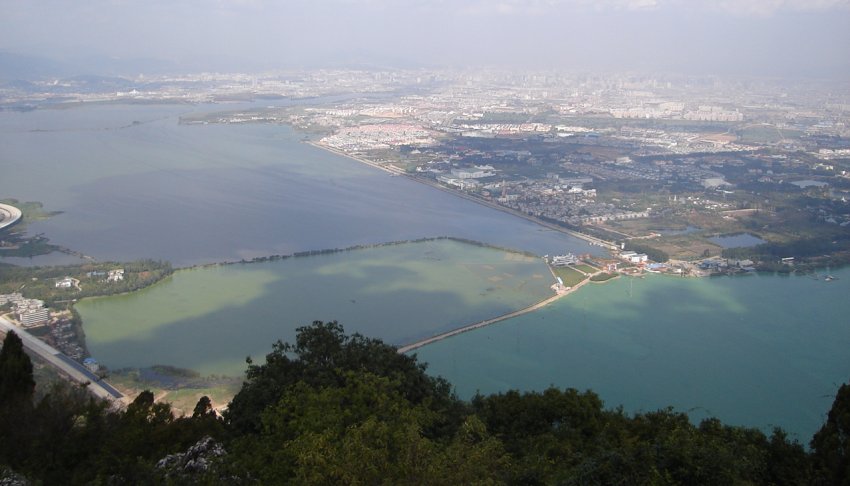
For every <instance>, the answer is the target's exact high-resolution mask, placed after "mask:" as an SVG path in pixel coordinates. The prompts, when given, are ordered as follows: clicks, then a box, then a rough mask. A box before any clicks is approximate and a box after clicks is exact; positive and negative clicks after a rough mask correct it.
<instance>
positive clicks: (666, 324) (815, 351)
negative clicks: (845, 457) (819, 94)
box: [417, 268, 850, 443]
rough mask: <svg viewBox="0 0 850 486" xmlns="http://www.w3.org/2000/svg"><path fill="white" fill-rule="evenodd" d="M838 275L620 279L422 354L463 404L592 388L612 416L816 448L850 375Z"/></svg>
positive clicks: (842, 278) (845, 302) (845, 283)
mask: <svg viewBox="0 0 850 486" xmlns="http://www.w3.org/2000/svg"><path fill="white" fill-rule="evenodd" d="M832 275H834V276H836V277H839V279H838V280H833V281H831V282H827V281H824V279H823V277H824V275H821V276H820V278H818V279H815V278H814V277H812V276H790V277H789V276H778V275H750V276H744V277H734V278H730V277H723V278H705V279H682V278H673V277H663V276H649V277H647V278H644V279H639V278H638V279H634V280H631V281H630V280H629V279H628V278H620V279H618V280H616V281H611V282H609V283H606V284H602V285H588V286H585V287H584V288H582V289H580V290H579V291H577V292H576V293H574V294H572V295H570V296H569V297H567V298H565V299H562V300H560V301H558V302H556V303H555V304H553V305H551V306H548V307H546V308H544V309H542V310H540V311H537V312H534V313H531V314H526V315H524V316H521V317H517V318H515V319H511V320H507V321H504V322H502V323H499V324H496V325H493V326H489V327H487V328H484V329H481V330H477V331H475V332H471V333H466V334H462V335H459V336H456V337H454V338H452V339H448V340H445V341H441V342H438V343H435V344H431V345H429V346H426V347H424V348H420V349H419V350H417V353H418V355H419V358H420V359H421V360H423V361H426V362H428V363H429V364H430V366H429V370H430V371H431V372H432V373H434V374H439V375H442V376H444V377H445V378H447V379H448V380H449V381H450V382H451V383H452V384H454V385H455V386H456V388H457V392H458V394H459V396H461V397H462V398H469V397H471V396H472V395H473V394H474V393H475V392H476V391H480V392H481V393H485V394H487V393H494V392H500V391H504V390H508V389H512V388H516V389H521V390H543V389H545V388H547V387H549V386H552V385H554V386H557V387H573V388H577V389H579V390H584V389H592V390H593V391H595V392H596V393H598V394H599V395H600V396H601V398H602V399H603V400H604V401H605V403H606V405H607V406H609V407H616V406H618V405H623V406H624V407H625V409H626V410H627V411H631V412H634V411H640V410H643V411H650V410H656V409H658V408H661V407H666V406H673V407H675V409H676V410H678V411H684V412H688V413H689V414H690V415H691V417H693V418H696V419H699V418H702V417H707V416H716V417H718V418H720V419H721V420H723V421H724V422H726V423H730V424H736V425H747V426H754V427H760V428H762V429H764V430H767V431H770V429H771V428H772V427H773V426H780V427H782V428H784V429H785V430H786V431H790V432H792V433H794V434H796V436H797V437H798V438H799V439H800V441H801V442H803V443H808V441H809V440H810V439H811V436H812V434H813V433H814V432H815V431H816V430H817V429H818V428H819V427H820V425H821V424H822V423H823V420H824V419H825V416H826V412H827V411H828V410H829V408H830V406H831V404H832V400H833V398H834V396H835V392H836V391H837V389H838V386H839V385H840V384H841V383H845V382H847V381H848V379H850V351H848V350H850V299H848V296H850V268H844V269H842V270H838V271H836V270H833V271H832Z"/></svg>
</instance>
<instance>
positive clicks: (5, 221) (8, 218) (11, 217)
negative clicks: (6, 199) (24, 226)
mask: <svg viewBox="0 0 850 486" xmlns="http://www.w3.org/2000/svg"><path fill="white" fill-rule="evenodd" d="M19 219H21V210H20V209H18V208H16V207H15V206H9V205H8V204H0V229H3V228H5V227H7V226H12V225H13V224H15V223H17V222H18V220H19Z"/></svg>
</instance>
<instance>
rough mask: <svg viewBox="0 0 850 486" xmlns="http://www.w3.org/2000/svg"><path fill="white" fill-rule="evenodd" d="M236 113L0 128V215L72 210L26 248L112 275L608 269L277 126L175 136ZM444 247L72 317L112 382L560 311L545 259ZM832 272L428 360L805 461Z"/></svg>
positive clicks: (36, 228) (821, 380)
mask: <svg viewBox="0 0 850 486" xmlns="http://www.w3.org/2000/svg"><path fill="white" fill-rule="evenodd" d="M225 108H228V107H227V106H224V107H222V106H206V107H195V106H120V105H108V106H92V107H83V108H77V109H64V110H62V109H60V110H36V111H34V112H29V113H12V112H0V167H2V171H3V172H2V177H0V198H10V197H11V198H17V199H19V200H31V201H42V202H44V204H45V209H46V210H48V211H63V213H62V214H61V215H58V216H55V217H53V218H51V219H49V220H47V221H40V222H34V223H31V224H30V226H29V227H28V231H29V232H30V233H31V234H36V233H42V232H43V233H45V234H46V235H47V236H48V237H49V238H50V239H51V241H52V242H54V243H56V244H60V245H63V246H66V247H69V248H71V249H74V250H78V251H81V252H83V253H86V254H89V255H93V256H95V257H97V258H98V259H100V260H118V261H126V260H130V259H136V258H160V259H166V260H169V261H171V262H173V263H174V264H175V265H177V266H190V265H194V264H200V263H209V262H218V261H225V260H229V261H234V260H240V259H243V258H245V259H250V258H253V257H256V256H265V255H271V254H288V253H292V252H296V251H304V250H316V249H326V248H345V247H349V246H353V245H360V244H373V243H383V242H390V241H399V240H409V239H416V238H422V237H434V236H456V237H462V238H468V239H471V240H478V241H483V242H487V243H490V244H494V245H498V246H503V247H510V248H517V249H521V250H526V251H530V252H533V253H536V254H540V255H542V254H546V253H548V254H563V253H565V252H572V253H576V254H580V253H585V252H589V251H596V252H598V251H599V248H598V247H591V246H589V245H587V244H586V243H584V242H582V241H580V240H577V239H575V238H571V237H569V236H566V235H563V234H561V233H558V232H554V231H551V230H547V229H544V228H541V227H540V226H538V225H535V224H533V223H531V222H528V221H525V220H522V219H519V218H516V217H514V216H511V215H508V214H506V213H503V212H500V211H497V210H493V209H490V208H486V207H483V206H481V205H478V204H475V203H472V202H470V201H466V200H464V199H461V198H458V197H456V196H454V195H451V194H448V193H445V192H442V191H437V190H434V189H432V188H430V187H426V186H423V185H421V184H418V183H415V182H413V181H410V180H407V179H405V178H402V177H390V176H388V175H387V174H386V173H384V172H381V171H378V170H375V169H372V168H370V167H367V166H365V165H362V164H358V163H356V162H353V161H352V160H350V159H347V158H344V157H339V156H336V155H333V154H330V153H328V152H325V151H322V150H320V149H316V148H314V147H311V146H309V145H307V144H304V143H302V142H301V135H300V134H298V133H297V132H295V131H293V130H291V129H290V128H288V127H285V126H275V125H191V126H183V125H179V124H178V123H177V119H178V117H179V115H180V114H181V113H187V112H194V111H198V110H214V109H225ZM134 121H138V122H140V123H138V124H133V122H134ZM445 244H446V245H449V246H445V247H444V246H441V245H443V243H440V244H435V245H433V246H435V249H433V250H423V249H422V248H424V247H421V246H404V245H401V246H388V247H381V248H373V249H369V250H363V251H352V252H345V253H336V254H333V255H324V256H321V257H315V258H300V259H289V260H285V261H279V262H268V263H261V264H251V265H230V266H216V267H209V268H203V269H195V270H187V271H181V272H178V273H176V274H175V275H174V276H173V277H172V278H171V279H169V280H168V281H165V282H163V283H162V284H160V285H157V286H154V287H151V288H149V289H146V290H144V291H142V292H139V293H135V294H131V295H124V296H118V297H112V298H108V299H96V300H91V301H85V302H82V303H80V304H79V305H78V309H79V310H80V312H81V313H82V315H83V318H84V320H85V325H84V328H85V330H86V333H87V334H88V344H89V347H90V349H91V350H92V353H93V354H94V356H95V357H96V358H98V359H100V360H101V361H102V362H104V363H105V364H107V365H109V366H112V367H121V366H140V365H146V364H153V363H151V362H152V361H157V362H160V363H162V364H170V365H176V366H182V367H187V368H195V369H199V370H202V371H204V372H207V373H232V372H234V371H235V370H239V371H241V369H242V368H243V367H244V364H243V360H244V357H245V356H246V355H249V354H250V355H252V356H254V357H255V358H258V357H262V356H264V355H265V354H266V353H267V352H268V351H270V349H271V343H272V342H273V341H274V340H275V339H278V338H282V339H291V338H292V337H293V332H294V328H295V327H296V326H300V325H303V324H307V323H309V322H310V321H312V320H314V319H323V320H331V319H338V320H340V322H342V323H343V324H344V325H345V326H346V328H347V329H348V330H350V331H353V330H359V331H361V332H364V333H366V334H368V335H372V336H377V337H382V338H384V339H386V340H388V341H389V342H392V343H402V342H406V341H408V340H412V339H414V338H416V337H422V336H426V335H430V334H434V333H437V332H439V331H441V330H445V329H448V328H451V327H457V326H459V325H463V324H468V323H471V322H474V321H477V320H480V319H483V318H486V317H490V316H494V315H497V314H500V313H502V311H503V310H506V309H514V308H519V307H522V306H523V305H526V304H527V303H528V302H529V301H533V300H534V299H537V298H538V297H539V295H540V294H545V293H546V292H548V289H547V287H548V284H549V279H548V276H547V277H546V278H543V279H538V278H534V275H539V274H542V273H543V271H541V270H540V265H541V263H540V262H539V260H535V261H529V262H527V266H526V263H522V264H520V263H514V262H502V261H501V260H500V258H501V257H500V256H499V255H503V254H505V253H503V252H499V251H498V250H492V249H487V251H484V249H482V248H480V247H471V248H467V247H465V246H463V245H461V246H460V247H457V248H453V249H452V250H451V251H449V250H446V248H449V247H451V245H452V244H457V243H445ZM734 246H741V245H740V244H737V245H734ZM428 251H433V252H435V253H431V255H432V256H433V255H443V256H442V257H438V258H440V259H438V260H435V259H433V258H430V257H428V256H427V255H428V253H427V252H428ZM508 254H510V253H508ZM481 255H487V256H486V258H484V257H483V256H481ZM51 258H53V257H51ZM62 258H64V257H61V258H60V259H59V260H61V259H62ZM0 261H3V260H0ZM35 261H36V262H37V261H39V260H38V259H35ZM44 261H58V260H50V259H45V260H44ZM464 261H465V262H466V265H465V266H464V265H463V262H464ZM27 262H28V263H29V260H27ZM501 265H506V266H505V267H502V266H501ZM511 265H518V266H517V267H514V266H511ZM486 267H493V270H490V269H489V268H486ZM833 273H834V274H835V275H836V276H839V277H840V280H836V281H833V282H828V283H827V282H824V281H823V280H815V279H813V278H811V277H778V276H767V275H754V276H748V277H740V278H715V279H674V278H663V277H652V278H646V279H639V280H634V281H631V282H630V281H629V280H625V279H621V280H618V281H615V282H610V283H608V284H605V285H588V286H585V288H582V289H580V290H579V291H578V292H576V293H575V294H573V295H570V296H569V297H567V298H565V299H562V300H560V301H558V302H557V303H555V304H554V305H551V306H549V307H547V308H545V309H543V310H541V311H538V312H535V313H533V314H528V315H525V316H522V317H520V318H516V319H513V320H510V321H506V322H503V323H499V324H497V325H494V326H490V327H487V328H485V329H482V330H478V331H475V332H470V333H466V334H462V335H459V336H456V337H453V338H451V339H448V340H445V341H442V342H439V343H436V344H432V345H430V346H428V347H425V348H421V349H419V350H418V351H417V353H418V354H419V355H420V356H421V357H422V359H424V360H426V361H428V362H430V363H431V368H430V369H431V370H432V371H433V372H434V373H438V374H442V375H444V376H445V377H447V378H448V379H449V380H450V381H451V382H452V383H454V384H455V385H456V386H457V390H458V393H459V394H460V395H461V396H463V397H465V398H467V397H469V396H471V395H472V394H473V393H474V392H475V391H476V390H481V391H482V392H485V393H487V392H495V391H501V390H505V389H508V388H520V389H524V390H529V389H542V388H545V387H547V386H549V385H552V384H553V385H557V386H561V387H570V386H571V387H576V388H580V389H584V388H592V389H593V390H595V391H597V392H598V393H599V394H600V395H601V396H602V398H603V399H604V400H605V401H606V403H608V405H610V406H616V405H619V404H623V405H624V406H625V407H626V409H627V410H652V409H655V408H658V407H663V406H667V405H672V406H675V407H676V408H677V409H678V410H682V411H690V412H692V414H694V415H695V416H700V415H717V416H718V417H720V418H721V419H723V420H724V421H728V422H730V423H735V424H746V425H755V426H760V427H769V426H770V425H771V424H775V425H781V426H783V427H785V428H787V429H788V430H791V431H793V432H795V433H798V434H799V437H800V438H801V440H803V441H807V440H808V439H809V437H810V435H811V433H812V432H813V431H814V429H815V428H816V427H817V426H818V425H819V424H820V422H821V421H822V419H823V414H824V413H825V412H826V411H827V410H828V408H829V405H830V404H831V401H832V397H833V396H834V394H835V391H836V389H837V387H838V385H839V384H840V383H842V382H846V381H847V379H848V375H850V353H847V349H850V337H848V333H850V331H848V327H849V326H848V325H847V317H846V316H847V315H850V308H848V305H850V304H848V302H850V301H848V299H847V298H846V296H847V295H850V287H848V285H850V272H848V271H847V270H846V269H843V270H834V271H833ZM507 275H511V277H508V276H507ZM491 278H498V279H501V280H499V281H498V282H493V281H491V280H490V279H491ZM544 283H545V285H543V284H544Z"/></svg>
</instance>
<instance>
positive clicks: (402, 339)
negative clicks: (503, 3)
mask: <svg viewBox="0 0 850 486" xmlns="http://www.w3.org/2000/svg"><path fill="white" fill-rule="evenodd" d="M552 282H553V278H552V276H551V274H550V273H549V270H548V268H547V267H546V264H545V263H544V262H543V260H542V259H540V258H536V257H535V258H530V257H526V256H523V255H520V254H517V253H510V252H504V251H501V250H495V249H492V248H482V247H478V246H474V245H469V244H463V243H459V242H455V241H446V240H441V241H432V242H426V243H413V244H403V245H392V246H383V247H378V248H371V249H365V250H354V251H348V252H342V253H334V254H329V255H320V256H312V257H302V258H292V259H287V260H282V261H275V262H265V263H252V264H237V265H227V266H213V267H208V268H199V269H193V270H183V271H179V272H177V273H176V274H174V276H173V277H171V278H170V279H168V280H166V281H164V282H162V283H160V284H158V285H155V286H153V287H150V288H147V289H144V290H142V291H140V292H134V293H132V294H127V295H119V296H112V297H106V298H98V299H87V300H84V301H82V302H80V303H78V304H77V305H76V309H77V310H78V311H79V312H80V315H81V316H82V318H83V322H84V326H83V327H84V329H85V332H86V342H87V344H88V348H89V351H90V352H91V354H92V356H94V357H95V358H96V359H97V360H98V361H99V362H101V363H103V364H105V365H107V366H108V367H110V368H112V369H118V368H123V367H146V366H151V365H155V364H167V365H174V366H179V367H182V368H188V369H193V370H197V371H200V372H202V373H205V374H211V373H215V374H227V375H232V376H238V375H240V374H242V373H243V372H244V370H245V357H246V356H248V355H250V356H253V358H254V359H258V360H262V358H264V357H265V355H266V354H267V353H268V352H270V351H271V345H272V343H274V342H275V341H276V340H278V339H282V340H285V341H289V342H292V341H293V340H294V338H295V328H296V327H298V326H303V325H307V324H309V323H310V322H312V321H314V320H338V321H340V323H342V324H343V325H344V326H345V328H346V330H347V331H348V332H360V333H362V334H364V335H366V336H369V337H378V338H382V339H384V340H385V341H386V342H389V343H393V344H407V343H410V342H413V341H416V340H418V339H421V338H424V337H428V336H432V335H434V334H439V333H440V332H443V331H446V330H450V329H454V328H457V327H461V326H463V325H465V324H468V323H471V322H476V321H480V320H484V319H487V318H490V317H495V316H497V315H501V314H505V313H508V312H511V311H514V310H517V309H520V308H522V307H526V306H528V305H530V304H533V303H535V302H538V301H540V300H543V299H544V298H546V297H549V296H550V295H552V291H551V290H550V289H549V286H550V285H551V284H552Z"/></svg>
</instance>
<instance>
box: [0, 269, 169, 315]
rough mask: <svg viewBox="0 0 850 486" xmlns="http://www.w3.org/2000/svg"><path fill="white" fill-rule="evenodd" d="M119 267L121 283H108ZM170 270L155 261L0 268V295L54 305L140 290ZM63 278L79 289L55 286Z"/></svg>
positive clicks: (164, 275) (163, 276)
mask: <svg viewBox="0 0 850 486" xmlns="http://www.w3.org/2000/svg"><path fill="white" fill-rule="evenodd" d="M122 268H123V269H124V277H123V279H122V280H118V281H113V282H107V277H108V272H109V271H110V270H116V269H122ZM172 271H173V270H172V268H171V264H170V263H168V262H161V261H154V260H140V261H136V262H129V263H121V264H119V263H111V262H104V263H86V264H83V265H66V266H55V267H14V266H0V294H7V293H11V292H21V294H23V295H24V297H27V298H30V299H41V300H43V301H45V303H46V304H47V305H48V306H53V305H54V304H55V303H57V302H60V301H71V300H74V299H82V298H84V297H94V296H101V295H113V294H120V293H124V292H132V291H134V290H139V289H142V288H144V287H147V286H149V285H151V284H153V283H156V282H158V281H160V280H162V279H163V278H165V277H167V276H168V275H171V273H172ZM65 277H71V278H72V279H76V280H78V281H79V288H76V287H70V288H58V287H56V282H57V281H59V280H61V279H63V278H65Z"/></svg>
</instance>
